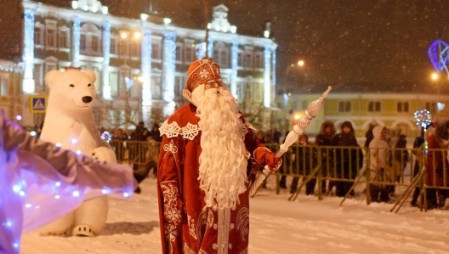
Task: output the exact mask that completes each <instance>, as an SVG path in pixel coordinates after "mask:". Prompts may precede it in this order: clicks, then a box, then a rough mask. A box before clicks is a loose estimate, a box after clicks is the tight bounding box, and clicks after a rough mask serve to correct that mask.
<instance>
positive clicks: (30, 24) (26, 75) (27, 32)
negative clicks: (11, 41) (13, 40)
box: [22, 9, 35, 94]
mask: <svg viewBox="0 0 449 254" xmlns="http://www.w3.org/2000/svg"><path fill="white" fill-rule="evenodd" d="M24 19H25V20H24V36H23V39H24V42H23V45H24V49H23V65H24V72H23V85H22V90H23V92H24V93H26V94H32V93H34V91H35V82H34V78H33V69H34V11H33V10H31V9H25V10H24Z"/></svg>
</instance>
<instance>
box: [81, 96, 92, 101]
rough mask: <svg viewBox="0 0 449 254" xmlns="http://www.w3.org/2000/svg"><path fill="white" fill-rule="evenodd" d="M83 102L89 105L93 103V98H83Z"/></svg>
mask: <svg viewBox="0 0 449 254" xmlns="http://www.w3.org/2000/svg"><path fill="white" fill-rule="evenodd" d="M82 100H83V102H84V103H89V102H91V101H92V96H83V98H82Z"/></svg>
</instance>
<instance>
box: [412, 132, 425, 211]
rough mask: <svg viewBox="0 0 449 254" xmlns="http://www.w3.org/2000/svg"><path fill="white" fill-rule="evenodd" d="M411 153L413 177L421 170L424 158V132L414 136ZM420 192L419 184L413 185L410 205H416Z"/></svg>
mask: <svg viewBox="0 0 449 254" xmlns="http://www.w3.org/2000/svg"><path fill="white" fill-rule="evenodd" d="M412 153H413V155H415V160H414V166H413V178H415V177H416V176H417V175H418V174H419V171H420V170H421V167H422V166H423V160H424V133H423V134H422V135H421V136H418V137H416V138H415V141H414V142H413V152H412ZM420 193H421V188H420V187H419V186H416V187H415V190H414V192H413V196H412V201H411V205H412V206H418V198H419V195H420Z"/></svg>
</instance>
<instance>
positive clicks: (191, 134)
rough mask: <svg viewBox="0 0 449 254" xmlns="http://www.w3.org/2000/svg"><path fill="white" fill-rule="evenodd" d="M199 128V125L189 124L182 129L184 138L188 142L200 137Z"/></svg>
mask: <svg viewBox="0 0 449 254" xmlns="http://www.w3.org/2000/svg"><path fill="white" fill-rule="evenodd" d="M198 132H199V128H198V126H197V125H194V124H191V123H187V125H186V126H184V127H183V128H182V137H183V138H185V139H188V140H193V139H194V138H195V137H196V135H198Z"/></svg>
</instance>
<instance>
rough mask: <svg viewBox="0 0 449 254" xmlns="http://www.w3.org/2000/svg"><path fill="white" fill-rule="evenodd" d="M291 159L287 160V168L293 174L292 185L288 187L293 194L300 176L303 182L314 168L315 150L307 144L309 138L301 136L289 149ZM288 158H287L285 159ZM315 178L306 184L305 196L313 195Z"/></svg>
mask: <svg viewBox="0 0 449 254" xmlns="http://www.w3.org/2000/svg"><path fill="white" fill-rule="evenodd" d="M291 155H292V159H291V160H288V161H287V162H286V163H287V166H289V167H291V168H292V172H293V174H294V177H293V180H292V183H291V185H290V193H292V194H293V193H295V192H296V190H297V188H298V182H299V178H300V176H303V181H306V180H307V179H309V177H310V173H311V171H312V170H313V169H314V168H315V167H316V164H317V163H316V149H315V147H314V146H311V145H310V143H309V137H308V136H307V135H306V134H302V135H301V136H299V137H298V141H297V143H296V144H295V145H293V146H292V148H291ZM287 158H288V157H287ZM315 185H316V178H315V177H313V178H311V179H310V180H309V181H308V182H307V183H306V195H313V194H314V193H315Z"/></svg>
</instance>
